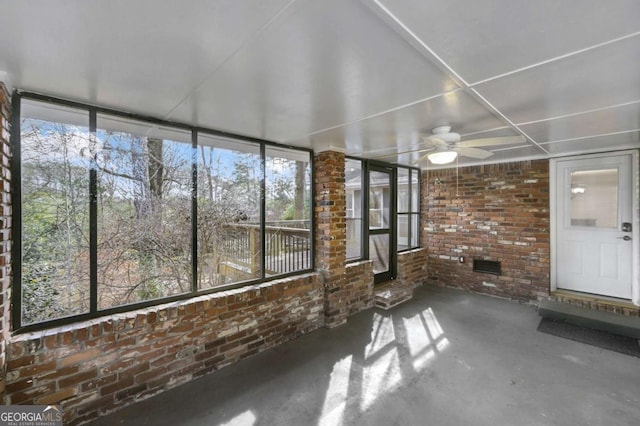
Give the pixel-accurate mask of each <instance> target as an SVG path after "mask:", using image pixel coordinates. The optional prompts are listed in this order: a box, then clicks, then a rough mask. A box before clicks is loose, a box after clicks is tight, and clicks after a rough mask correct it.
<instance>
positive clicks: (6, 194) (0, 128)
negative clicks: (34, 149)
mask: <svg viewBox="0 0 640 426" xmlns="http://www.w3.org/2000/svg"><path fill="white" fill-rule="evenodd" d="M10 101H11V98H10V96H9V93H8V91H7V88H6V87H5V85H4V83H2V82H0V339H1V340H0V404H4V400H5V374H6V363H5V360H6V342H7V340H8V339H9V336H10V329H11V322H10V318H11V314H10V308H11V288H10V285H11V278H10V277H11V231H10V229H11V189H10V186H11V173H10V171H9V160H10V158H11V149H10V146H11V145H10V141H9V139H10V138H9V127H10V126H9V123H10V119H11V108H10Z"/></svg>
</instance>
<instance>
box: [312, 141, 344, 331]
mask: <svg viewBox="0 0 640 426" xmlns="http://www.w3.org/2000/svg"><path fill="white" fill-rule="evenodd" d="M344 164H345V157H344V154H343V153H340V152H336V151H324V152H320V153H318V154H316V156H315V159H314V168H315V170H314V171H315V173H314V186H315V199H314V214H315V230H314V232H315V257H316V270H317V271H318V272H320V274H321V277H322V281H323V284H324V291H325V301H324V310H325V325H326V326H327V327H336V326H338V325H341V324H344V323H345V322H346V321H347V315H348V308H347V297H346V296H347V295H346V292H348V291H347V289H345V283H346V281H345V280H346V276H345V273H346V271H345V264H346V259H347V244H346V241H347V222H346V211H347V201H346V197H345V190H344Z"/></svg>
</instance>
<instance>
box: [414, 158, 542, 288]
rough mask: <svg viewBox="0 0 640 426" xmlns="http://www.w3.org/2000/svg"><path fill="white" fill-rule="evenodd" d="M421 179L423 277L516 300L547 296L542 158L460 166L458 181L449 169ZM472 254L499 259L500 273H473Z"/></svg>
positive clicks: (481, 257)
mask: <svg viewBox="0 0 640 426" xmlns="http://www.w3.org/2000/svg"><path fill="white" fill-rule="evenodd" d="M422 179H423V186H422V188H423V206H422V209H423V212H424V213H423V217H422V225H423V229H424V231H423V234H422V239H423V246H424V247H427V248H428V249H429V282H431V283H434V284H437V285H444V286H452V287H461V288H464V289H467V290H471V291H476V292H481V293H488V294H492V295H495V296H501V297H507V298H511V299H517V300H536V299H537V298H538V297H539V296H540V297H543V296H547V295H548V294H549V285H550V248H549V243H550V239H549V238H550V235H549V163H548V161H546V160H539V161H524V162H517V163H507V164H493V165H487V166H476V167H462V168H460V169H459V177H458V179H457V184H456V170H455V169H444V170H436V171H429V172H424V173H423V175H422ZM456 186H457V189H456ZM459 256H464V258H465V263H462V264H461V263H459V262H458V257H459ZM473 258H478V259H484V260H497V261H500V262H501V263H502V274H501V275H500V276H495V275H490V274H485V273H478V272H473V271H472V259H473Z"/></svg>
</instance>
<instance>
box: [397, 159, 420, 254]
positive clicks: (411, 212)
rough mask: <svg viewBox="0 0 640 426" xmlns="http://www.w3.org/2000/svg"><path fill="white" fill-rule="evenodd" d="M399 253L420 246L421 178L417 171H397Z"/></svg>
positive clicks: (405, 169)
mask: <svg viewBox="0 0 640 426" xmlns="http://www.w3.org/2000/svg"><path fill="white" fill-rule="evenodd" d="M397 194H398V195H397V217H398V222H397V227H398V230H397V238H398V251H403V250H409V249H412V248H416V247H419V246H420V178H419V172H418V170H415V169H409V168H403V167H398V169H397Z"/></svg>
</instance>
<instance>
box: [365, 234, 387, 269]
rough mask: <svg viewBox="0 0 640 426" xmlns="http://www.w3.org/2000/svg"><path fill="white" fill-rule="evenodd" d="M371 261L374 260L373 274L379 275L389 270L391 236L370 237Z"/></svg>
mask: <svg viewBox="0 0 640 426" xmlns="http://www.w3.org/2000/svg"><path fill="white" fill-rule="evenodd" d="M369 259H371V260H373V273H374V274H379V273H381V272H387V271H388V270H389V235H388V234H379V235H370V236H369Z"/></svg>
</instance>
